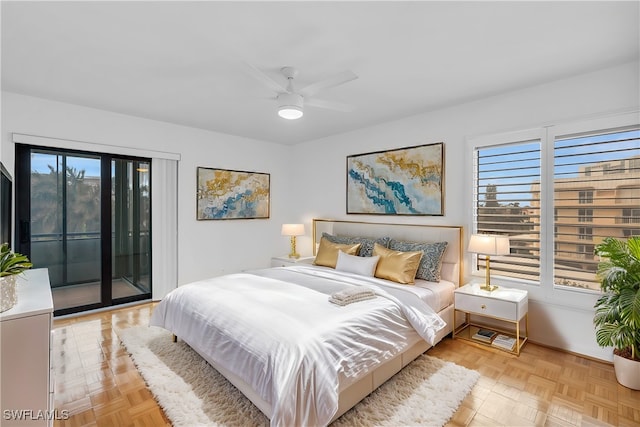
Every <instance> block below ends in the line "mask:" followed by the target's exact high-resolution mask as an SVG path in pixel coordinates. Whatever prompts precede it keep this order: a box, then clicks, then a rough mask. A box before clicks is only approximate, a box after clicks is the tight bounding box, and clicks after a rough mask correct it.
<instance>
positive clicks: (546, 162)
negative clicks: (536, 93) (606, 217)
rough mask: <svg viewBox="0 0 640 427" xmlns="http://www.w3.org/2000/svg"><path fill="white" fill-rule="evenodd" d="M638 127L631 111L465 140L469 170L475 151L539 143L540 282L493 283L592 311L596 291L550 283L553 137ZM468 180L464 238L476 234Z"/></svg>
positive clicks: (475, 273) (477, 277)
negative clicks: (536, 140) (537, 140)
mask: <svg viewBox="0 0 640 427" xmlns="http://www.w3.org/2000/svg"><path fill="white" fill-rule="evenodd" d="M638 124H640V114H639V112H638V111H634V112H628V113H621V114H615V115H606V116H605V115H603V116H600V117H593V118H588V119H582V120H576V121H571V122H565V123H558V124H549V125H547V126H541V127H539V128H533V129H527V130H522V131H512V132H505V133H499V134H494V135H482V136H477V137H470V138H467V150H468V152H469V153H471V155H470V156H468V159H469V162H470V163H471V165H470V168H469V170H473V157H474V156H473V152H474V151H475V150H476V149H479V148H480V149H481V148H486V147H491V146H496V145H504V144H513V143H518V142H525V141H531V140H535V139H539V140H540V151H541V153H540V159H541V165H540V178H541V183H540V184H541V185H540V192H541V195H540V216H541V220H540V282H539V283H536V282H531V281H527V280H520V279H515V278H510V277H504V276H498V277H495V276H493V275H492V281H493V282H495V283H498V284H503V285H504V286H509V287H514V288H519V289H526V290H528V291H529V292H530V296H531V298H533V299H538V300H545V301H547V302H549V303H551V304H557V305H559V306H563V307H575V308H579V309H585V308H588V309H592V308H593V305H594V304H595V302H596V300H597V298H598V297H599V296H600V294H599V293H598V292H593V291H589V290H584V289H581V288H572V287H567V286H556V285H555V284H554V278H553V269H554V259H553V257H554V247H553V245H554V239H553V231H554V224H555V222H554V221H553V219H554V205H553V198H554V193H553V191H554V188H553V177H554V144H555V140H556V139H557V138H562V137H566V136H570V135H579V134H587V133H592V132H598V131H603V130H609V129H611V130H616V129H620V128H625V127H629V126H636V125H638ZM469 180H470V181H471V183H472V184H471V185H470V187H471V188H472V190H471V195H470V196H469V197H468V198H467V200H468V203H469V204H471V205H472V206H471V209H469V212H471V215H470V217H469V219H468V224H469V227H468V229H469V230H470V232H469V233H468V236H470V235H471V234H473V233H475V231H476V230H475V222H474V217H475V214H476V207H475V206H473V186H474V177H473V173H471V174H470V176H469ZM588 206H589V204H585V205H584V207H585V208H588ZM585 226H586V224H585ZM468 236H467V239H468ZM589 242H590V241H588V240H585V241H584V243H585V244H590V243H589ZM475 256H476V255H475V254H468V259H470V260H471V262H470V263H469V264H470V265H471V275H472V277H473V279H474V281H482V278H483V277H484V271H479V270H478V269H477V267H476V266H477V264H476V262H475Z"/></svg>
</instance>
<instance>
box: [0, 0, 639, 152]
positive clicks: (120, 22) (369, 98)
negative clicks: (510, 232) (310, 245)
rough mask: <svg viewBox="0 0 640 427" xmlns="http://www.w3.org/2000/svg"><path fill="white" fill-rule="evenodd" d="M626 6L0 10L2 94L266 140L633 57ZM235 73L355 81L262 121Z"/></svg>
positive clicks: (285, 139)
mask: <svg viewBox="0 0 640 427" xmlns="http://www.w3.org/2000/svg"><path fill="white" fill-rule="evenodd" d="M639 5H640V3H639V2H637V1H627V2H612V1H604V2H594V1H584V2H582V1H570V2H458V1H454V2H435V1H425V2H419V1H411V2H401V1H393V2H391V1H389V2H360V1H353V2H266V1H262V2H237V1H236V2H214V1H196V2H168V1H158V2H120V1H114V2H94V1H91V2H78V1H72V2H7V1H3V2H2V10H1V12H2V82H1V84H2V89H3V90H6V91H11V92H17V93H22V94H26V95H32V96H37V97H42V98H48V99H52V100H58V101H63V102H68V103H73V104H79V105H84V106H88V107H93V108H99V109H103V110H109V111H115V112H118V113H123V114H128V115H133V116H138V117H144V118H149V119H154V120H161V121H165V122H171V123H176V124H181V125H185V126H191V127H196V128H202V129H209V130H213V131H217V132H223V133H227V134H233V135H239V136H244V137H249V138H255V139H258V140H263V141H271V142H276V143H281V144H296V143H299V142H303V141H310V140H315V139H319V138H323V137H326V136H329V135H332V134H337V133H343V132H349V131H352V130H355V129H358V128H362V127H367V126H371V125H374V124H377V123H381V122H384V121H390V120H395V119H398V118H402V117H406V116H409V115H413V114H419V113H423V112H426V111H429V110H434V109H438V108H442V107H445V106H449V105H453V104H457V103H461V102H466V101H472V100H475V99H480V98H484V97H487V96H491V95H495V94H499V93H503V92H506V91H511V90H514V89H518V88H523V87H529V86H533V85H537V84H541V83H544V82H547V81H552V80H556V79H561V78H564V77H568V76H572V75H576V74H580V73H584V72H589V71H592V70H597V69H601V68H605V67H608V66H612V65H617V64H621V63H624V62H628V61H633V60H638V58H639V55H640V24H639V20H640V13H639V12H640V11H639ZM247 63H249V64H252V65H253V66H255V67H257V68H259V69H260V70H262V71H264V72H265V73H266V74H267V75H269V76H270V77H271V78H272V79H273V80H277V81H278V82H280V83H281V84H283V85H284V84H285V79H284V77H283V76H282V75H281V74H280V72H279V70H280V68H281V67H283V66H286V65H290V66H295V67H297V68H298V69H299V75H298V78H297V79H296V83H297V85H298V87H303V86H306V85H308V84H311V83H314V82H316V81H319V80H323V79H326V78H329V77H332V76H333V75H335V74H338V73H340V72H342V71H345V70H351V71H353V72H354V73H356V74H357V75H358V76H359V78H358V79H357V80H354V81H351V82H348V83H345V84H343V85H340V86H336V87H333V88H329V89H326V90H323V91H322V92H320V93H318V94H317V97H318V98H322V99H324V100H328V101H334V102H340V103H346V104H351V105H353V106H354V107H355V110H354V111H352V112H349V113H346V112H337V111H331V110H325V109H320V108H313V107H310V106H307V107H306V108H305V115H304V117H303V118H301V119H299V120H294V121H290V120H285V119H282V118H280V117H278V116H277V114H276V101H275V100H274V99H270V98H273V97H274V96H275V93H274V92H272V90H271V89H270V88H269V87H267V86H266V85H264V84H263V82H261V81H259V80H257V79H256V78H254V77H252V76H251V75H250V74H249V73H247V65H246V64H247Z"/></svg>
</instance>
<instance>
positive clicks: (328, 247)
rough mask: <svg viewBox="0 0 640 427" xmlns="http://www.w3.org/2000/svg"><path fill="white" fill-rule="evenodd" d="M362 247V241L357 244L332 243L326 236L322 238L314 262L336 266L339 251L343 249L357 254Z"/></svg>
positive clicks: (351, 253)
mask: <svg viewBox="0 0 640 427" xmlns="http://www.w3.org/2000/svg"><path fill="white" fill-rule="evenodd" d="M359 249H360V243H355V244H341V243H331V242H330V241H329V240H327V239H325V238H324V237H323V238H322V239H320V246H319V247H318V254H317V255H316V259H315V261H314V262H313V263H314V264H315V265H323V266H325V267H331V268H336V262H338V252H340V251H342V252H344V253H345V254H347V255H357V254H358V250H359Z"/></svg>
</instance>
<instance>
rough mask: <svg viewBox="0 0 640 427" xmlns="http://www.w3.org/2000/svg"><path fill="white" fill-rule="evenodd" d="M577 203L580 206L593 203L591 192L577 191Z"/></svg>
mask: <svg viewBox="0 0 640 427" xmlns="http://www.w3.org/2000/svg"><path fill="white" fill-rule="evenodd" d="M578 203H580V204H581V205H584V204H587V203H593V191H591V190H588V191H578Z"/></svg>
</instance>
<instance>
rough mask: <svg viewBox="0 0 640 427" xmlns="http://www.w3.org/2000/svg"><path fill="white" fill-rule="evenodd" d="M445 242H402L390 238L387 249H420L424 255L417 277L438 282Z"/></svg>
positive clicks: (445, 246)
mask: <svg viewBox="0 0 640 427" xmlns="http://www.w3.org/2000/svg"><path fill="white" fill-rule="evenodd" d="M447 244H448V243H447V242H437V243H418V242H402V241H400V240H395V239H391V241H390V242H389V249H393V250H394V251H403V252H406V251H422V252H423V253H424V255H423V256H422V259H421V260H420V266H419V267H418V272H417V273H416V278H417V279H424V280H428V281H430V282H439V281H440V276H441V271H442V259H443V258H444V251H445V250H446V249H447Z"/></svg>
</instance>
